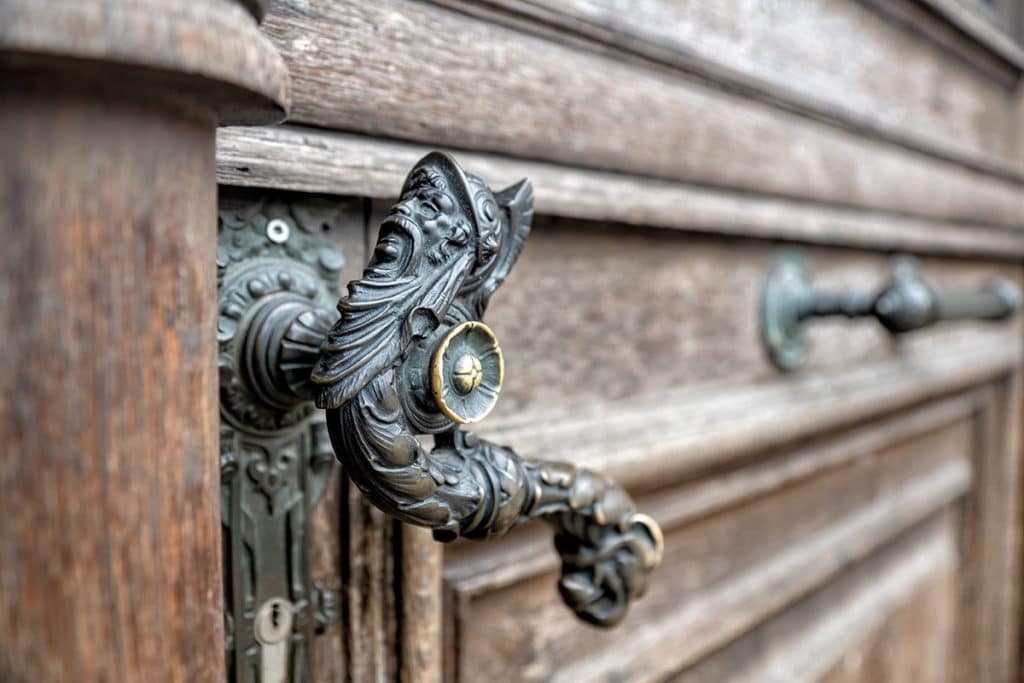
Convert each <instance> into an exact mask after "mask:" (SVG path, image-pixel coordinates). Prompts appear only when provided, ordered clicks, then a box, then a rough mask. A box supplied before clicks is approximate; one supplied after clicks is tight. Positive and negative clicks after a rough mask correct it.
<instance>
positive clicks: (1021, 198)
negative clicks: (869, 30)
mask: <svg viewBox="0 0 1024 683" xmlns="http://www.w3.org/2000/svg"><path fill="white" fill-rule="evenodd" d="M265 27H266V30H267V32H268V35H269V36H270V37H271V38H272V40H274V41H275V44H276V45H277V46H278V48H279V49H280V51H281V53H282V55H283V56H284V58H285V60H286V62H287V63H288V66H289V70H290V72H291V74H292V80H293V85H294V89H293V90H294V92H293V95H294V108H293V116H292V118H293V120H295V121H297V122H306V123H313V124H316V125H320V126H324V127H329V128H342V129H346V130H351V131H359V132H364V133H369V134H374V135H384V136H388V137H397V138H404V139H411V140H418V141H424V142H429V143H431V144H440V145H458V146H461V147H470V148H478V149H483V150H491V151H501V152H507V153H510V154H514V155H516V156H521V157H528V158H536V159H544V160H547V161H558V162H563V163H568V164H573V165H580V166H588V167H594V168H603V169H608V170H615V171H622V172H628V173H635V174H638V175H643V176H649V177H658V178H663V179H670V180H684V181H691V182H700V183H706V184H709V185H714V186H721V187H731V188H737V189H742V190H748V191H760V192H766V193H770V194H777V195H782V196H791V197H803V198H810V199H815V200H818V201H822V202H828V203H833V204H839V205H847V206H860V207H869V208H872V209H884V210H891V211H896V212H901V213H907V214H915V215H921V216H927V217H930V218H939V219H948V220H962V221H967V222H981V223H990V224H999V225H1007V226H1018V227H1019V226H1020V225H1021V215H1022V208H1024V195H1022V193H1021V192H1020V183H1018V182H1012V181H1008V180H1005V179H1002V178H997V177H994V176H991V175H988V174H985V173H980V172H977V171H972V170H969V169H965V168H962V167H960V166H958V165H956V164H951V163H947V162H943V161H941V160H936V159H934V158H928V157H926V156H924V155H921V154H918V153H912V152H909V151H907V150H905V149H900V148H898V147H894V146H893V145H891V144H888V143H883V142H880V141H877V140H872V139H869V138H865V137H864V136H860V135H856V134H853V133H851V132H849V131H845V130H839V129H837V128H835V127H834V126H830V125H827V124H824V123H819V122H816V121H811V120H808V119H807V118H805V117H802V116H797V115H795V114H792V113H789V112H785V111H780V110H779V109H777V108H774V107H771V106H768V105H764V104H761V103H757V102H752V101H750V100H749V99H748V98H743V97H739V96H735V95H731V94H728V93H724V92H720V91H718V90H715V89H713V88H710V87H708V86H707V85H704V84H702V83H698V82H694V81H693V80H692V79H688V78H685V77H683V75H681V74H680V73H679V72H678V70H673V69H667V68H664V67H660V66H656V65H641V64H635V63H631V62H626V61H623V60H617V59H613V58H611V57H609V56H606V55H601V54H594V53H590V52H583V51H579V50H576V49H572V48H570V47H568V46H564V45H560V44H557V43H555V42H552V41H549V40H545V39H543V38H540V37H537V36H533V35H527V34H524V33H519V32H516V31H512V30H510V29H507V28H504V27H499V26H495V25H493V24H489V23H487V22H483V21H480V20H477V19H474V18H471V17H466V16H465V15H460V14H457V13H454V12H451V11H449V10H446V9H443V8H439V7H435V6H431V5H424V4H420V3H413V2H407V1H405V0H388V1H387V2H380V3H348V2H344V3H338V2H326V1H325V0H314V1H313V2H301V3H300V2H298V0H291V1H287V2H281V3H279V4H277V5H275V6H274V8H273V9H272V11H271V13H270V14H269V15H268V16H267V19H266V21H265ZM314 46H315V49H314ZM355 55H358V58H354V56H355ZM780 160H785V163H780Z"/></svg>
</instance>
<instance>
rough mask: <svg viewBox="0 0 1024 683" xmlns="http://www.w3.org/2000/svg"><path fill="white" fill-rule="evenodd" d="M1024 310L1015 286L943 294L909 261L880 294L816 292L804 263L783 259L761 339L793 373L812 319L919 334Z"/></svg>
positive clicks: (767, 287)
mask: <svg viewBox="0 0 1024 683" xmlns="http://www.w3.org/2000/svg"><path fill="white" fill-rule="evenodd" d="M1019 306H1020V293H1019V291H1018V289H1017V287H1016V285H1014V284H1013V283H1012V282H1009V281H1007V280H1001V279H997V280H992V281H990V282H988V283H986V284H985V285H984V286H983V287H981V288H980V289H977V290H973V291H967V290H961V291H938V290H936V289H933V288H932V287H931V286H929V285H928V284H927V283H926V282H925V281H924V280H922V279H921V277H920V276H919V275H918V274H917V267H916V263H915V261H914V260H913V259H911V258H909V257H903V258H900V259H897V260H896V261H895V263H894V266H893V272H892V276H891V277H890V280H889V282H888V284H887V285H886V286H885V287H884V288H882V290H881V291H879V292H877V293H873V294H871V293H866V292H830V291H824V290H820V289H815V288H814V286H813V285H812V284H811V281H810V277H809V276H808V274H807V269H806V267H805V265H804V262H803V260H802V259H801V258H800V257H798V256H796V255H794V254H784V255H783V256H781V257H780V258H779V259H778V261H777V262H776V263H775V265H774V267H773V268H772V269H771V271H770V272H769V274H768V277H767V279H766V280H765V284H764V290H763V292H762V298H761V337H762V339H763V341H764V344H765V347H766V348H767V349H768V354H769V356H770V357H771V360H772V362H773V363H774V364H775V365H776V366H777V367H778V368H779V369H781V370H792V369H794V368H796V367H798V366H799V365H800V364H801V363H803V361H804V358H805V357H806V355H807V341H806V324H807V322H808V321H810V320H811V319H813V318H820V317H826V316H845V317H847V318H864V317H874V318H875V319H876V320H878V322H879V324H881V325H882V326H883V327H885V329H887V330H888V331H889V332H891V333H892V334H903V333H905V332H912V331H914V330H919V329H921V328H924V327H928V326H929V325H933V324H935V323H937V322H941V321H943V320H960V319H966V318H973V319H978V320H1005V319H1006V318H1009V317H1010V316H1012V315H1013V314H1014V313H1015V312H1016V311H1017V309H1018V308H1019Z"/></svg>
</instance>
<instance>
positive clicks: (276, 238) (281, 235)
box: [267, 218, 292, 244]
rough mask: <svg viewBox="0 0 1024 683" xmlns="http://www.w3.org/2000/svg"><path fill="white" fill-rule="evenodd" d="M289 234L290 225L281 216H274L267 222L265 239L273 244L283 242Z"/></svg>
mask: <svg viewBox="0 0 1024 683" xmlns="http://www.w3.org/2000/svg"><path fill="white" fill-rule="evenodd" d="M291 234H292V229H291V226H289V225H288V221H286V220H284V219H282V218H275V219H273V220H271V221H270V222H269V223H267V239H268V240H270V241H271V242H273V243H274V244H284V243H285V242H287V241H288V237H289V236H290V235H291Z"/></svg>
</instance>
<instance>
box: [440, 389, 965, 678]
mask: <svg viewBox="0 0 1024 683" xmlns="http://www.w3.org/2000/svg"><path fill="white" fill-rule="evenodd" d="M973 406H974V401H973V400H972V399H970V398H967V397H961V398H958V399H955V400H953V401H952V402H946V403H944V404H942V405H940V406H925V407H922V408H919V409H915V410H913V411H911V412H910V413H908V414H906V415H905V416H902V420H903V423H904V424H910V425H914V427H912V428H910V429H906V430H900V429H890V430H888V434H887V438H884V439H882V440H881V441H880V442H879V443H875V444H870V445H867V444H865V441H864V439H865V437H864V435H863V433H860V432H857V431H856V430H854V431H853V432H850V433H849V434H844V435H842V436H840V437H837V438H835V439H830V440H828V441H825V442H824V443H822V444H821V445H820V446H818V447H816V448H815V449H803V450H797V451H796V452H794V453H784V454H777V455H772V456H770V457H769V458H767V459H766V460H765V461H763V462H755V463H753V464H749V465H747V466H744V467H742V468H741V469H739V470H738V471H736V472H733V473H729V474H721V475H716V476H715V477H713V478H710V479H707V480H697V481H693V482H689V483H684V484H681V485H679V486H677V487H670V488H669V489H667V490H661V491H658V492H654V493H652V494H651V495H649V496H648V497H646V499H644V498H642V499H641V503H642V504H644V505H645V506H646V508H647V509H649V510H651V511H652V512H653V513H654V514H655V516H656V517H657V518H658V519H659V521H660V522H661V523H662V524H663V526H664V528H665V530H666V558H665V564H664V566H663V568H662V570H661V580H660V581H659V582H656V583H655V585H653V586H652V588H651V592H650V594H649V595H648V596H647V597H646V598H645V599H644V600H643V601H641V602H640V603H639V604H638V605H637V607H636V609H635V610H634V612H633V614H632V615H631V616H630V617H629V619H628V620H627V622H626V623H625V624H624V625H623V629H622V631H621V632H611V633H606V632H594V631H592V630H589V629H585V628H581V627H580V626H579V625H577V624H575V623H574V622H573V621H572V619H571V617H570V616H568V615H565V614H562V613H561V611H560V609H559V607H560V606H559V605H558V604H557V598H556V595H555V591H554V577H555V573H554V569H555V568H554V567H552V566H550V563H549V562H547V561H540V560H532V561H531V560H530V559H528V558H540V557H544V554H543V552H542V551H543V548H542V544H543V543H544V542H545V540H544V539H543V538H541V537H539V536H536V535H534V534H531V533H530V532H529V531H527V532H525V533H523V534H517V535H515V536H513V537H512V538H509V539H507V541H506V542H504V543H503V544H501V545H498V546H494V547H490V548H484V547H473V546H470V545H468V544H465V545H462V546H460V547H457V548H454V549H452V551H451V552H449V553H448V556H447V566H446V570H445V582H446V587H447V589H448V594H449V603H448V604H449V613H448V614H447V615H446V618H447V619H449V620H451V622H452V623H451V624H450V625H449V628H448V634H449V641H450V642H449V643H448V650H447V651H448V652H449V653H450V655H451V656H452V657H453V661H452V662H451V663H450V667H451V668H450V674H451V675H452V677H453V678H454V679H456V680H481V679H484V678H486V677H489V676H490V677H494V676H498V675H500V672H501V671H503V670H508V668H509V667H512V668H514V669H515V670H517V671H521V672H522V676H523V679H524V680H564V681H587V680H631V681H632V680H638V681H643V680H662V679H664V678H665V677H667V676H671V675H675V674H678V673H680V672H682V671H685V670H689V669H690V668H692V667H695V666H698V665H702V664H701V662H702V661H703V660H704V659H705V658H707V657H709V656H710V655H711V654H712V653H714V652H716V651H719V650H721V649H722V648H727V647H732V645H731V644H732V643H734V641H737V639H739V640H742V639H743V638H744V637H747V636H746V634H748V633H750V632H751V631H752V630H756V629H758V628H761V627H762V625H763V624H765V623H766V622H769V621H771V620H772V619H773V617H775V615H778V614H789V613H791V612H792V613H794V614H797V613H800V612H801V611H802V610H803V609H804V608H803V607H801V605H802V604H803V601H805V600H808V599H811V598H809V597H808V596H814V595H816V594H818V593H820V592H822V591H826V590H832V588H831V587H832V586H833V585H834V584H837V583H842V582H843V581H847V579H846V578H844V577H846V576H847V575H848V574H851V573H854V574H855V573H856V572H857V571H859V570H858V568H859V567H862V566H864V565H865V564H867V565H871V564H872V563H875V564H878V563H882V564H885V562H890V564H892V563H895V564H897V565H898V564H903V563H902V562H900V561H899V560H893V561H889V560H881V559H878V556H879V555H880V554H882V555H884V554H885V552H884V551H885V549H886V548H888V547H889V546H890V545H893V544H897V545H898V544H899V543H902V542H903V541H902V540H901V539H903V538H904V537H905V536H908V535H913V530H914V529H916V528H918V527H920V526H921V525H922V524H924V525H925V526H927V524H928V523H929V522H928V520H933V519H935V518H942V517H944V516H950V515H951V514H952V513H950V512H949V511H950V510H951V509H953V508H952V506H955V503H956V501H957V500H958V499H960V497H961V496H963V495H965V494H966V493H967V492H968V491H969V489H970V486H971V481H972V467H973V464H972V454H973V452H974V448H975V445H974V424H975V418H974V412H973V410H974V408H973ZM939 415H941V416H942V418H943V420H944V421H943V422H942V423H941V424H936V423H935V419H936V418H937V417H938V416H939ZM843 453H846V454H847V455H846V457H843V456H842V455H838V454H843ZM837 455H838V457H837ZM794 468H796V469H797V471H800V475H799V476H798V477H793V476H792V475H788V476H787V475H786V474H784V473H786V472H792V471H793V470H794ZM772 470H774V473H775V478H776V479H783V480H784V482H785V483H784V485H781V486H779V487H778V488H777V489H775V490H770V491H769V490H765V489H763V488H757V487H758V486H763V484H760V483H759V482H761V481H763V479H764V478H765V477H766V476H767V477H771V476H772V474H770V472H771V471H772ZM744 478H746V479H747V480H746V481H744ZM709 488H718V489H719V490H726V491H729V490H731V491H733V492H734V498H733V500H732V501H731V502H730V501H725V500H720V501H718V503H717V506H715V507H713V508H711V509H709V510H708V511H707V516H705V515H702V514H701V513H699V512H698V513H696V514H695V511H693V510H692V509H690V508H687V503H686V501H687V500H688V496H689V494H690V493H691V492H692V493H696V494H697V495H707V491H708V489H709ZM755 490H756V491H757V492H756V493H754V491H755ZM752 494H753V495H752ZM678 507H683V508H686V512H683V513H680V512H678V511H676V510H674V508H678ZM711 510H714V511H713V512H712V511H711ZM951 528H954V527H951V526H950V523H948V522H947V523H946V524H945V531H944V534H945V537H947V538H948V536H949V533H950V529H951ZM929 543H931V545H929V546H928V548H931V549H930V550H925V551H921V552H924V553H925V555H926V556H927V558H931V559H929V560H928V561H927V562H925V561H924V560H922V561H921V562H922V563H923V564H921V566H920V567H919V566H918V565H916V564H913V563H911V564H913V566H914V567H917V568H916V569H914V570H913V572H918V573H920V577H919V576H918V574H917V573H913V572H912V574H913V577H917V578H908V577H906V576H903V575H902V574H898V575H896V578H893V579H892V581H893V582H894V585H897V584H898V586H901V588H898V589H897V588H885V587H884V586H885V585H887V584H884V582H883V584H880V586H879V587H877V590H879V591H882V592H881V593H878V594H877V595H874V596H873V597H870V598H859V597H857V596H854V597H851V598H850V600H852V601H853V602H852V603H851V605H853V606H851V607H850V608H849V609H850V610H851V612H850V613H851V614H853V615H856V614H858V613H859V612H858V610H861V611H863V610H864V609H868V608H867V607H858V606H857V604H859V603H857V600H862V601H864V600H866V601H868V602H870V603H871V604H872V605H873V606H872V607H871V608H870V609H871V610H873V612H872V614H882V617H884V618H875V617H872V620H873V621H872V620H869V621H871V623H875V622H878V623H882V622H884V621H885V620H886V619H887V618H888V617H886V616H885V614H886V613H887V612H888V611H894V610H896V606H897V605H898V604H902V602H903V598H901V597H900V596H903V597H906V595H905V594H909V593H912V592H913V591H914V590H916V589H915V588H914V587H915V586H917V582H918V581H919V579H920V581H925V578H926V576H925V575H930V573H932V572H933V570H934V567H933V566H932V565H933V564H935V563H936V562H938V560H940V559H941V560H942V563H945V564H946V565H949V567H955V565H956V564H957V562H956V559H955V557H956V553H953V552H951V551H949V549H948V548H946V551H943V552H945V554H946V555H949V556H951V557H953V558H954V559H953V560H948V558H946V559H942V558H943V557H945V556H944V555H942V553H938V552H937V551H935V550H934V547H933V546H935V542H934V541H930V542H929ZM947 545H948V540H947ZM915 552H916V551H915ZM912 555H913V553H912ZM913 557H917V555H913ZM915 561H916V560H915ZM940 564H941V563H940ZM925 565H927V566H925ZM949 567H947V569H946V570H945V571H953V569H951V568H949ZM878 571H880V570H877V569H876V570H874V572H868V573H869V574H870V573H877V572H878ZM900 571H902V570H900ZM907 571H910V570H907ZM901 577H902V578H901ZM954 578H955V576H954ZM850 581H853V580H852V579H851V580H850ZM854 583H855V581H854ZM835 590H840V589H835ZM890 593H891V595H890ZM844 599H845V598H844ZM879 605H886V606H891V610H890V607H886V608H885V609H882V607H879ZM954 616H955V614H954V615H951V616H950V617H949V619H950V621H951V622H952V621H955V619H954ZM836 618H837V619H838V618H840V617H838V616H837V617H836ZM849 618H851V619H852V618H854V617H853V616H851V617H849ZM865 618H866V617H865ZM908 619H910V617H908ZM822 627H823V628H824V626H822ZM935 637H939V636H937V635H936V636H935ZM865 638H867V635H865ZM851 647H853V643H851ZM939 649H940V650H941V648H939ZM837 656H838V655H837ZM729 659H730V660H732V659H736V658H734V657H730V658H729ZM837 661H838V660H837ZM741 662H742V659H738V660H737V661H736V662H733V663H732V664H730V666H736V665H738V663H741ZM750 665H751V666H754V664H753V663H751V664H750ZM708 666H712V665H710V664H709V665H708ZM698 670H699V669H698ZM822 673H824V670H822ZM695 675H697V674H695ZM695 680H700V678H697V679H695ZM709 680H712V679H709Z"/></svg>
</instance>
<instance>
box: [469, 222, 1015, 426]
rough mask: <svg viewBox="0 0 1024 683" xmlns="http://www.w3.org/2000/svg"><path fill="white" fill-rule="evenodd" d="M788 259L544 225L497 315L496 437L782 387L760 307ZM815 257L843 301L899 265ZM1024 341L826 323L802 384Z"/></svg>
mask: <svg viewBox="0 0 1024 683" xmlns="http://www.w3.org/2000/svg"><path fill="white" fill-rule="evenodd" d="M778 252H779V250H778V249H777V248H776V247H775V246H774V245H765V244H764V243H763V242H759V241H741V240H732V241H723V240H714V239H710V238H695V237H692V236H684V235H679V234H676V233H668V232H653V231H627V230H622V229H619V228H614V227H610V228H608V229H603V230H602V229H598V228H597V226H594V225H593V224H584V223H573V222H566V221H546V220H544V219H543V218H538V219H537V220H535V227H534V231H533V233H532V234H531V236H530V239H529V240H527V242H526V246H525V248H524V250H523V255H522V257H521V258H520V260H519V262H518V264H517V266H516V269H515V270H514V271H512V273H511V275H510V276H509V278H508V282H507V284H506V286H505V287H503V288H502V289H501V290H500V291H499V292H498V293H497V294H496V295H495V297H494V300H493V304H492V305H491V307H490V309H489V311H488V318H487V321H488V324H489V325H490V327H491V328H492V329H493V330H494V331H495V332H496V334H497V335H498V336H499V338H500V339H501V343H502V349H503V351H504V353H505V359H506V360H505V366H506V373H505V376H506V380H505V384H504V388H503V390H502V396H501V399H500V401H499V402H498V405H497V407H496V409H495V412H494V413H493V417H492V419H491V420H489V421H488V422H486V423H485V425H487V424H493V423H494V422H495V421H497V420H502V419H504V418H506V417H507V418H516V417H517V416H518V415H520V414H530V415H534V414H536V413H549V414H556V413H558V414H563V415H564V414H565V413H567V412H568V413H572V412H579V411H581V410H582V411H585V410H586V409H587V408H588V407H590V406H594V405H600V404H602V403H606V402H608V401H626V400H629V399H631V398H633V397H640V396H648V397H653V396H655V395H657V394H658V393H659V392H665V396H666V397H667V396H671V395H673V394H674V392H677V391H685V390H686V389H687V388H689V387H698V386H701V385H704V386H705V387H706V386H707V385H712V384H724V383H733V384H735V385H743V386H744V388H745V389H750V388H751V384H750V383H751V382H762V381H764V380H772V379H777V378H778V377H779V374H778V372H777V371H776V370H775V369H774V368H773V367H771V365H770V364H769V363H768V361H767V357H766V355H765V353H764V351H763V349H762V345H761V338H760V317H759V305H760V303H759V302H760V297H761V288H762V285H763V281H764V277H765V273H766V272H767V271H768V269H769V268H770V266H771V264H772V263H773V262H774V259H775V258H777V256H778ZM805 255H806V257H807V259H808V264H809V267H810V268H811V272H812V276H813V278H814V282H815V283H816V285H818V286H820V287H822V288H827V289H830V290H833V291H864V292H873V291H877V289H878V288H881V287H882V285H883V283H884V282H885V281H886V278H887V277H888V271H889V269H890V263H889V259H888V258H886V257H885V256H882V255H878V254H872V253H857V252H850V251H846V250H831V249H806V250H805ZM920 268H921V273H922V277H924V278H926V279H927V280H928V281H929V282H931V283H932V284H933V286H936V287H943V288H951V289H953V288H975V287H978V286H980V284H981V283H983V282H985V281H987V280H988V279H990V278H992V277H994V276H996V275H997V274H1000V275H1003V276H1005V277H1009V278H1010V279H1017V278H1018V277H1019V273H1020V271H1019V268H1018V267H1015V266H1011V265H1009V264H1007V265H1006V266H1004V267H997V266H996V265H995V264H992V263H985V262H980V261H967V260H965V259H945V258H942V259H921V261H920ZM1022 329H1024V328H1022V326H1021V321H1020V320H1017V321H1012V322H1010V323H1009V324H1007V325H986V324H978V323H969V322H968V323H957V324H947V325H942V326H937V327H935V328H933V329H931V330H924V331H921V332H919V333H916V334H914V335H907V336H906V337H905V338H902V339H901V340H900V342H899V343H893V340H892V339H891V338H890V337H889V335H888V334H886V333H885V332H884V330H883V329H882V328H881V327H880V326H879V325H878V324H877V323H876V322H874V321H872V320H859V321H850V320H845V319H830V320H822V321H816V322H815V323H813V324H812V326H811V327H810V333H809V339H810V344H811V347H810V354H809V358H808V363H807V365H805V366H804V368H802V370H801V372H800V373H799V376H800V377H802V378H806V377H808V376H809V375H810V374H811V373H815V372H819V371H821V372H824V373H829V372H831V371H836V370H839V369H840V368H843V367H847V368H849V367H851V366H852V365H853V364H865V365H864V366H863V367H867V365H866V364H869V363H872V362H875V361H880V360H883V359H886V358H903V359H905V360H906V361H907V363H906V364H904V365H905V366H906V368H907V369H905V370H902V372H903V373H904V374H905V376H907V377H910V376H911V375H910V374H907V373H910V372H911V370H910V366H911V365H912V364H913V358H914V357H915V356H916V355H917V354H919V353H923V352H925V351H927V350H928V349H934V350H936V351H938V350H940V349H952V348H956V347H955V346H954V345H955V344H956V343H957V341H958V340H965V339H966V337H967V336H971V335H974V334H981V335H986V334H993V335H997V336H998V337H1001V339H1002V342H1001V343H1002V344H1003V345H1005V346H1006V347H1007V348H1019V347H1020V340H1021V338H1022V335H1021V330H1022ZM997 343H999V342H997ZM792 381H799V380H797V378H796V377H795V376H794V378H793V380H792ZM736 388H737V389H738V390H740V391H742V390H743V389H741V388H740V387H739V386H737V387H736ZM705 390H706V388H705ZM698 391H699V390H698ZM655 400H656V399H655ZM709 409H710V408H709ZM584 414H585V413H584ZM595 426H597V425H595Z"/></svg>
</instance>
